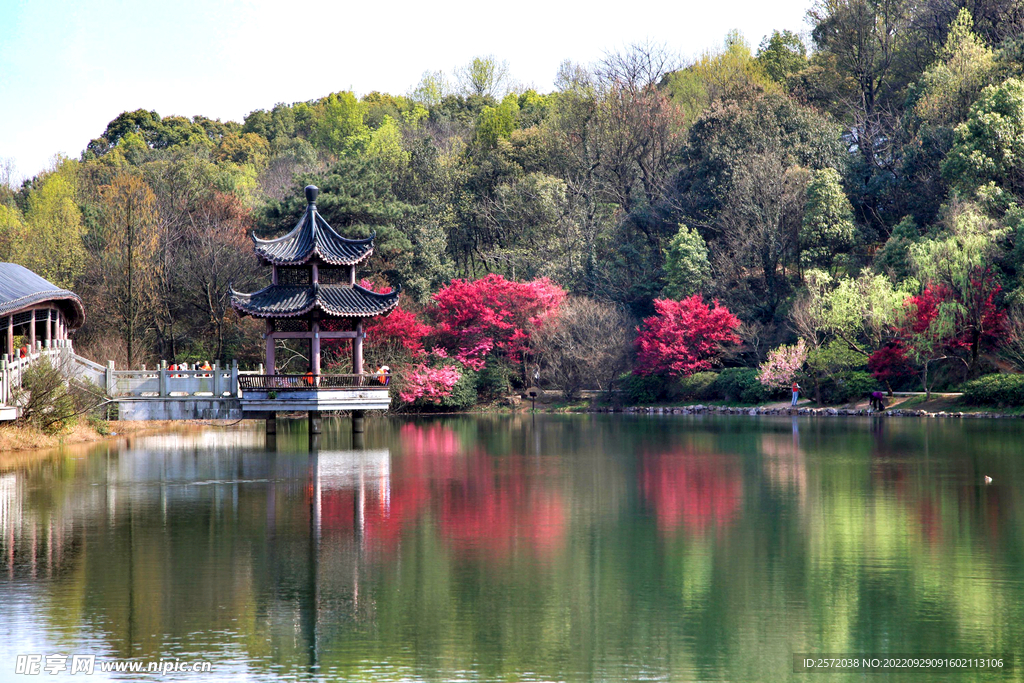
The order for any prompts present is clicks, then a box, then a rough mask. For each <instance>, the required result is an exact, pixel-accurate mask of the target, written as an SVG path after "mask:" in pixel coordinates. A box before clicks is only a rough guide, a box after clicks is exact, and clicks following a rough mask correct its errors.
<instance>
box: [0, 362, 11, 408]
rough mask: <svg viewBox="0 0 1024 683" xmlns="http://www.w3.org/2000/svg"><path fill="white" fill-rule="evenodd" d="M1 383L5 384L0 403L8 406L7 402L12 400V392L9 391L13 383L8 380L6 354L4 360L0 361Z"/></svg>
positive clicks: (1, 389) (0, 387)
mask: <svg viewBox="0 0 1024 683" xmlns="http://www.w3.org/2000/svg"><path fill="white" fill-rule="evenodd" d="M0 382H2V383H3V384H2V386H0V403H3V404H4V405H7V402H8V400H9V399H10V391H8V389H9V388H10V385H11V383H10V382H9V381H8V380H7V354H6V353H5V354H4V357H3V360H0Z"/></svg>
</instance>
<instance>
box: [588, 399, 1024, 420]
mask: <svg viewBox="0 0 1024 683" xmlns="http://www.w3.org/2000/svg"><path fill="white" fill-rule="evenodd" d="M588 412H591V413H635V414H641V415H702V414H715V415H809V416H819V417H839V416H850V417H858V416H859V417H947V418H972V419H990V420H991V419H1001V418H1007V419H1010V418H1024V414H1020V415H1016V414H1011V415H1007V414H1003V413H995V412H988V411H978V412H970V413H965V412H951V411H938V412H929V411H927V410H911V409H901V408H894V409H892V410H882V411H874V410H868V409H866V408H766V407H763V406H755V407H749V408H745V407H738V406H715V405H703V404H700V403H698V404H695V405H692V406H659V407H644V406H628V407H623V408H605V407H601V408H592V409H590V410H589V411H588Z"/></svg>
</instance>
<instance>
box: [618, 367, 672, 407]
mask: <svg viewBox="0 0 1024 683" xmlns="http://www.w3.org/2000/svg"><path fill="white" fill-rule="evenodd" d="M619 379H620V381H621V383H622V388H623V389H625V391H626V398H627V399H629V402H630V403H633V404H640V405H647V404H650V403H657V402H658V401H662V400H664V399H665V396H666V394H667V393H668V380H667V379H666V378H665V377H662V376H661V375H634V374H632V373H627V374H625V375H622V377H620V378H619Z"/></svg>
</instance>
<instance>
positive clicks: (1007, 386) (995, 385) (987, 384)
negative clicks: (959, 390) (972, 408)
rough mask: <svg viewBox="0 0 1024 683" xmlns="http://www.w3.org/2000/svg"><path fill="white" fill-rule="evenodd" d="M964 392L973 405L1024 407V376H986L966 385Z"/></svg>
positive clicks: (968, 401)
mask: <svg viewBox="0 0 1024 683" xmlns="http://www.w3.org/2000/svg"><path fill="white" fill-rule="evenodd" d="M963 392H964V398H963V400H964V402H965V403H969V404H973V405H1000V404H1002V405H1012V406H1018V405H1024V375H985V376H984V377H979V378H978V379H975V380H971V381H970V382H967V383H965V384H964V385H963Z"/></svg>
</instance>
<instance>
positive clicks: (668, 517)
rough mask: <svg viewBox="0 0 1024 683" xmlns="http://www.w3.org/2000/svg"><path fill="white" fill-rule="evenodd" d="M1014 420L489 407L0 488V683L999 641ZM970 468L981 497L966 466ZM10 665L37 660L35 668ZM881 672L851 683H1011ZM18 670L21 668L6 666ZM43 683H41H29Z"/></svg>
mask: <svg viewBox="0 0 1024 683" xmlns="http://www.w3.org/2000/svg"><path fill="white" fill-rule="evenodd" d="M1022 451H1024V421H1022V420H937V419H932V420H919V419H911V418H907V419H898V418H891V419H885V418H876V419H868V418H864V419H860V418H788V417H785V418H783V417H779V418H770V417H759V418H754V417H746V416H743V417H726V416H679V415H674V416H671V415H670V416H621V415H564V416H563V415H537V416H535V417H531V416H530V415H528V414H527V415H514V416H469V417H467V416H459V417H450V418H444V417H440V418H403V417H395V418H390V419H373V420H368V421H367V433H366V436H365V442H364V444H363V445H362V448H360V449H356V450H353V448H352V440H351V435H350V434H349V431H348V422H347V421H345V420H336V421H335V420H330V419H325V420H324V434H323V436H322V438H321V443H320V448H319V450H318V451H316V452H310V450H309V448H308V441H307V437H306V434H305V422H304V421H299V420H296V421H291V422H287V421H282V422H281V423H280V427H279V436H278V439H277V444H276V448H275V449H273V450H268V449H267V448H266V446H265V439H264V435H263V433H262V431H261V430H260V429H258V428H256V427H253V428H251V429H250V428H242V427H235V428H209V429H205V430H197V431H189V432H183V433H173V434H158V435H152V436H140V437H136V438H132V439H130V440H127V441H125V442H108V443H103V444H100V445H96V446H92V447H90V448H87V449H77V450H74V451H69V452H65V453H56V454H54V455H53V456H52V457H50V458H47V459H45V460H40V461H36V462H34V463H31V464H23V465H20V466H18V467H17V468H12V469H8V470H7V471H4V472H0V681H7V680H12V681H16V680H39V679H40V678H39V677H38V676H36V677H33V676H19V675H16V673H15V672H16V671H17V670H24V667H27V666H29V665H30V663H31V662H30V660H29V659H25V658H24V657H22V659H20V660H19V659H18V655H32V654H35V655H41V656H42V663H41V665H42V666H46V665H47V662H48V660H47V659H46V655H56V657H54V658H53V659H52V660H49V661H50V663H51V664H52V665H53V666H54V667H58V666H59V665H60V662H61V657H64V658H65V659H66V667H67V669H66V670H61V669H59V668H54V671H55V672H56V674H57V676H58V677H60V676H63V677H66V678H67V679H69V680H81V679H83V678H85V677H84V676H83V675H82V673H83V672H82V671H80V672H79V673H77V674H72V673H71V669H72V664H73V661H72V656H76V655H77V656H80V657H83V659H82V660H80V661H79V662H78V664H79V665H81V666H83V667H84V666H85V664H86V662H87V659H86V658H88V657H89V656H92V657H93V659H92V662H93V664H94V666H95V670H94V674H93V676H91V677H89V678H86V680H126V679H131V678H132V676H131V675H130V674H125V673H114V672H103V671H101V670H100V667H101V665H102V664H104V663H106V664H107V665H111V663H113V662H118V661H119V662H121V663H122V664H124V662H129V663H131V662H137V663H139V665H143V666H148V665H149V664H150V663H153V662H156V663H157V665H158V666H165V667H168V666H172V665H173V666H177V667H179V668H181V667H182V666H186V665H187V666H192V665H193V664H195V663H198V664H199V665H200V668H201V664H202V662H209V663H210V666H212V670H213V672H212V674H211V673H202V672H201V671H199V672H192V671H191V670H189V671H180V670H169V671H165V672H164V673H150V674H146V675H144V676H136V677H135V678H141V679H144V680H149V681H151V680H173V681H192V680H207V681H209V680H227V681H231V680H238V681H241V680H247V681H248V680H256V681H270V680H296V681H300V680H301V681H306V680H313V681H319V680H324V681H327V680H367V681H396V680H402V681H421V680H422V681H448V680H458V681H499V680H500V681H622V680H628V681H639V680H644V681H646V680H659V681H660V680H664V681H692V680H715V681H725V680H729V681H785V680H801V681H827V680H842V681H850V680H861V679H862V678H863V677H864V676H866V675H868V674H864V673H854V674H850V673H830V672H817V673H813V674H808V673H797V672H795V671H794V655H795V654H797V655H799V654H800V653H807V654H808V655H809V656H814V655H823V654H826V653H850V654H858V655H859V656H874V657H886V656H889V655H920V654H928V655H935V654H942V655H956V656H963V657H989V656H1006V655H1010V656H1012V655H1017V657H1018V659H1019V657H1020V654H1021V644H1022V643H1024V458H1022V455H1021V454H1022ZM986 476H988V477H991V478H992V482H991V483H990V484H986V483H985V477H986ZM37 661H38V660H37ZM1014 664H1015V667H1014V668H1013V670H1012V671H1005V670H1004V671H1001V672H996V673H993V672H980V671H977V670H972V671H959V672H935V671H932V672H927V673H922V672H921V671H919V670H918V671H902V672H900V671H897V672H889V673H879V674H870V678H871V680H913V681H925V680H950V681H954V680H956V681H960V680H1021V679H1022V677H1024V674H1022V673H1021V672H1022V667H1024V664H1022V663H1021V662H1019V661H1017V662H1014ZM19 666H21V667H22V669H19V668H18V667H19ZM43 676H46V674H45V673H44V674H43Z"/></svg>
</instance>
